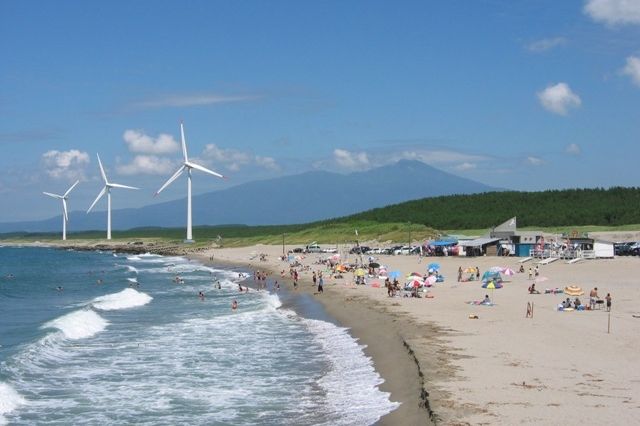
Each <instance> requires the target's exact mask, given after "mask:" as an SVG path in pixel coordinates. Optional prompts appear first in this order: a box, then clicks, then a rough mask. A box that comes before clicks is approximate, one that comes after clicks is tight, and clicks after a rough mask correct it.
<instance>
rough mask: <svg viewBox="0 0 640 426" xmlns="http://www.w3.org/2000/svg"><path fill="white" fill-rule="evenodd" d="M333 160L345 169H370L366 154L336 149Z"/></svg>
mask: <svg viewBox="0 0 640 426" xmlns="http://www.w3.org/2000/svg"><path fill="white" fill-rule="evenodd" d="M333 159H334V161H335V162H336V163H337V164H338V166H340V167H342V168H344V169H356V168H361V167H364V168H367V167H369V157H368V156H367V153H366V152H350V151H347V150H345V149H334V150H333Z"/></svg>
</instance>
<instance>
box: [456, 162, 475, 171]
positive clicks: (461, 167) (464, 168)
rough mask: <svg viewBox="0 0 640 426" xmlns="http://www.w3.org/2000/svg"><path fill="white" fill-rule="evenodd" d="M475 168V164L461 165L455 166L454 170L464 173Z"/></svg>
mask: <svg viewBox="0 0 640 426" xmlns="http://www.w3.org/2000/svg"><path fill="white" fill-rule="evenodd" d="M476 167H477V166H476V165H475V164H472V163H467V162H465V163H462V164H458V165H457V166H455V167H454V169H456V170H458V171H461V172H465V171H467V170H473V169H475V168H476Z"/></svg>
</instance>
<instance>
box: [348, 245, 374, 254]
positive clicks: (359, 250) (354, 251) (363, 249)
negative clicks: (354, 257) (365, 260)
mask: <svg viewBox="0 0 640 426" xmlns="http://www.w3.org/2000/svg"><path fill="white" fill-rule="evenodd" d="M369 250H370V247H367V246H355V247H352V248H351V250H349V253H351V254H364V253H366V252H368V251H369Z"/></svg>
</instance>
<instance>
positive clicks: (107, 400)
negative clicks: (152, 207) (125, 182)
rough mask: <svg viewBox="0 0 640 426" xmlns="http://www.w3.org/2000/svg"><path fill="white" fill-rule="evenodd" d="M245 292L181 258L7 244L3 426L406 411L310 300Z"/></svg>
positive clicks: (0, 301)
mask: <svg viewBox="0 0 640 426" xmlns="http://www.w3.org/2000/svg"><path fill="white" fill-rule="evenodd" d="M176 276H179V277H180V278H181V279H182V280H183V282H182V283H180V282H178V283H176V281H175V277H176ZM216 283H219V284H220V287H221V288H220V289H218V288H217V285H216ZM239 285H242V286H246V285H249V286H252V285H253V279H252V276H251V275H250V274H249V271H247V270H242V269H230V268H224V267H210V266H205V265H202V264H200V263H197V262H195V261H190V260H188V259H186V258H182V257H162V256H158V255H153V254H143V255H125V254H120V253H117V254H115V253H110V252H97V251H92V252H86V251H71V250H60V249H53V248H33V247H0V424H11V425H13V424H15V425H19V424H30V425H31V424H36V425H69V424H95V425H98V424H100V425H105V424H107V425H108V424H136V425H177V424H189V425H286V424H295V425H367V424H372V423H375V422H376V421H377V420H378V419H379V418H380V417H381V416H383V415H384V414H386V413H389V412H390V411H392V410H394V409H395V408H396V407H397V406H398V404H397V403H395V402H391V401H390V399H389V394H388V393H385V392H382V391H380V390H379V388H378V386H379V385H380V384H381V383H382V379H381V378H380V376H379V375H378V374H377V372H376V371H375V370H374V368H373V364H372V361H371V360H370V359H369V358H368V357H366V356H365V354H364V352H363V346H362V345H360V344H359V343H358V342H357V341H356V340H355V339H354V338H352V337H351V336H350V335H349V333H348V330H347V329H345V328H343V327H340V326H338V325H336V324H335V323H333V322H332V321H331V319H330V318H327V317H326V315H325V314H324V312H323V311H322V308H321V307H320V306H319V305H318V304H317V303H316V302H314V301H313V300H312V299H313V298H312V297H308V296H304V295H297V294H295V295H294V294H292V293H290V292H286V291H285V290H284V289H281V290H280V291H279V292H277V293H276V292H274V289H273V288H271V286H270V288H269V290H268V291H256V290H253V289H252V290H251V291H250V292H249V293H240V292H239V291H238V286H239ZM199 292H202V293H204V298H200V297H199V296H198V294H199ZM233 300H236V301H237V302H238V309H237V310H236V311H233V310H232V309H231V304H232V301H233ZM285 306H286V308H285Z"/></svg>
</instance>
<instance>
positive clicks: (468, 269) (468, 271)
mask: <svg viewBox="0 0 640 426" xmlns="http://www.w3.org/2000/svg"><path fill="white" fill-rule="evenodd" d="M464 272H465V274H475V273H476V268H472V267H468V268H467V269H465V270H464Z"/></svg>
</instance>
